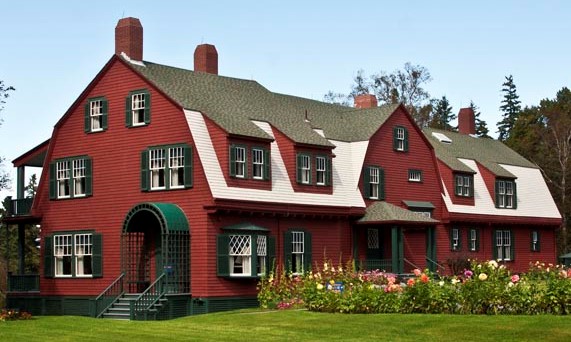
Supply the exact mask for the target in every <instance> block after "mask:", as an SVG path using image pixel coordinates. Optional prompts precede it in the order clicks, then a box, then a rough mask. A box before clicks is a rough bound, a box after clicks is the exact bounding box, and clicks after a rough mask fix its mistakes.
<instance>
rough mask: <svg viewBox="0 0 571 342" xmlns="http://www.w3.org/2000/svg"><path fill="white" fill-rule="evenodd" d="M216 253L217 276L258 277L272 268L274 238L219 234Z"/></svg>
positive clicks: (243, 234)
mask: <svg viewBox="0 0 571 342" xmlns="http://www.w3.org/2000/svg"><path fill="white" fill-rule="evenodd" d="M217 251H218V268H217V270H218V275H219V276H226V277H228V276H229V277H258V276H261V275H264V274H267V272H268V270H269V268H270V267H271V266H272V263H273V259H274V254H275V238H274V237H270V236H267V235H265V234H264V235H262V234H247V233H230V234H221V235H218V237H217Z"/></svg>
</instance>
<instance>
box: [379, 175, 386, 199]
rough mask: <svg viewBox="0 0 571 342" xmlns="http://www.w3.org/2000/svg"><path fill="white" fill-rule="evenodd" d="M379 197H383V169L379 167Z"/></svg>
mask: <svg viewBox="0 0 571 342" xmlns="http://www.w3.org/2000/svg"><path fill="white" fill-rule="evenodd" d="M379 199H381V200H384V199H385V170H384V169H381V168H379Z"/></svg>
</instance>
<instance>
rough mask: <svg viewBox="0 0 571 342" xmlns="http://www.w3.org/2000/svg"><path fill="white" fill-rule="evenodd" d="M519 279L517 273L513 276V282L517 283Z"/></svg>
mask: <svg viewBox="0 0 571 342" xmlns="http://www.w3.org/2000/svg"><path fill="white" fill-rule="evenodd" d="M518 281H519V276H518V275H517V274H514V275H513V276H512V283H517V282H518Z"/></svg>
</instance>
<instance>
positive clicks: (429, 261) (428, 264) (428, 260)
mask: <svg viewBox="0 0 571 342" xmlns="http://www.w3.org/2000/svg"><path fill="white" fill-rule="evenodd" d="M426 265H427V266H429V267H428V268H429V269H432V268H431V267H430V266H436V270H442V271H444V270H446V267H444V266H442V265H440V264H439V263H438V262H436V261H434V260H432V259H431V258H429V257H426Z"/></svg>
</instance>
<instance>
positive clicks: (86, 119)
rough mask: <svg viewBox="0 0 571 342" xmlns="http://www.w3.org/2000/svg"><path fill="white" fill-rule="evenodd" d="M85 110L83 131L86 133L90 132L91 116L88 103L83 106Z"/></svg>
mask: <svg viewBox="0 0 571 342" xmlns="http://www.w3.org/2000/svg"><path fill="white" fill-rule="evenodd" d="M84 108H85V115H84V117H83V118H84V127H83V130H84V131H85V132H86V133H87V132H91V116H90V111H89V101H87V103H86V104H85V106H84Z"/></svg>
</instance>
